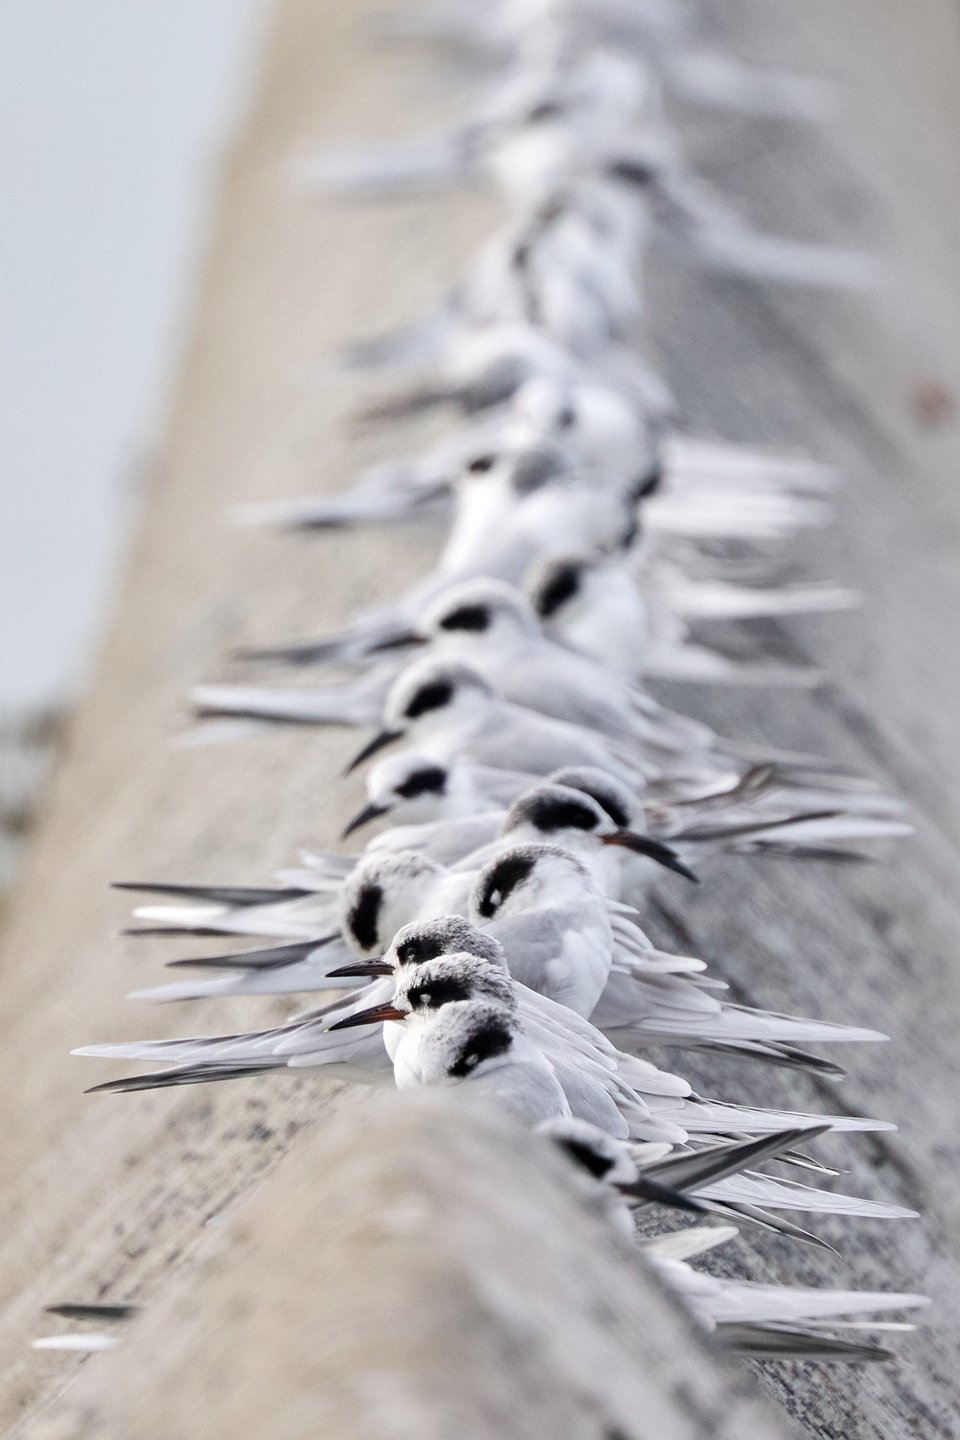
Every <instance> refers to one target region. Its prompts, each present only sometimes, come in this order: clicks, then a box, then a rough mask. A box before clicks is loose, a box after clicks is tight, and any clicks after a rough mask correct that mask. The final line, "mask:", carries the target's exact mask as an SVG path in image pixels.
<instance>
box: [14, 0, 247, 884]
mask: <svg viewBox="0 0 960 1440" xmlns="http://www.w3.org/2000/svg"><path fill="white" fill-rule="evenodd" d="M266 9H267V5H266V0H163V3H162V4H147V3H143V0H139V3H138V0H134V3H131V0H81V3H77V0H0V194H2V195H3V196H4V204H3V207H2V209H0V390H2V394H3V403H2V406H0V517H2V521H0V575H2V577H3V579H2V595H3V603H2V605H0V896H2V893H3V891H4V890H5V889H7V888H8V887H9V883H10V879H11V877H12V875H13V872H14V869H15V866H16V861H17V856H18V853H19V850H20V847H21V841H22V837H23V835H24V833H25V831H26V828H27V826H28V823H29V816H30V813H31V809H32V806H33V803H34V798H35V796H36V794H37V791H38V786H39V783H40V780H41V778H42V775H43V772H44V769H45V766H46V761H47V758H48V756H49V753H50V749H51V745H52V743H53V742H54V740H55V737H56V734H57V730H58V723H59V719H60V716H61V715H62V713H63V711H64V709H65V707H66V706H67V705H68V704H69V701H70V698H71V696H72V695H73V693H74V692H75V690H76V688H77V686H78V684H79V682H80V680H81V677H82V675H83V673H84V669H85V667H86V666H87V665H88V663H89V660H90V656H91V651H92V647H93V646H94V644H95V639H96V631H97V620H98V618H99V616H100V614H101V611H102V608H103V605H104V602H105V600H106V598H107V596H108V594H109V589H110V583H111V578H112V574H113V570H114V567H115V566H116V564H117V561H118V558H119V555H120V540H121V537H122V534H123V532H124V528H125V526H126V525H127V524H128V523H129V519H130V515H131V511H132V509H133V505H134V502H135V499H136V495H137V492H138V489H139V487H140V481H141V479H142V477H143V476H144V475H145V474H146V473H148V471H149V467H150V461H151V452H152V449H153V446H154V443H155V437H156V436H157V434H158V432H159V430H160V427H161V424H162V418H163V414H164V410H165V406H166V401H167V395H168V389H169V385H170V382H171V380H172V378H173V377H174V376H175V373H176V362H177V356H178V352H179V346H180V342H181V338H182V336H183V333H184V328H185V320H186V316H187V314H188V312H189V308H190V302H191V298H192V291H193V286H192V283H191V281H192V277H193V275H194V274H195V272H196V270H197V267H198V264H199V262H200V260H201V259H202V254H203V245H204V240H205V236H206V233H207V224H206V222H207V218H208V214H209V212H210V210H211V208H212V206H213V205H214V204H215V201H216V193H217V192H216V186H215V184H214V183H213V182H214V178H215V174H216V170H217V167H218V163H219V161H220V158H221V156H222V151H223V147H224V145H225V144H226V143H227V141H228V139H229V136H230V134H231V133H232V131H233V129H234V127H235V124H236V122H237V120H238V118H239V113H240V112H241V110H242V107H243V105H244V102H245V100H246V98H247V96H248V94H249V90H250V86H251V84H252V82H253V79H254V60H255V56H256V52H257V44H256V42H257V39H258V37H259V35H260V33H261V28H262V26H263V23H264V19H265V14H264V12H265V11H266Z"/></svg>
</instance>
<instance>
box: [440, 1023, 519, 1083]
mask: <svg viewBox="0 0 960 1440" xmlns="http://www.w3.org/2000/svg"><path fill="white" fill-rule="evenodd" d="M512 1043H513V1037H512V1036H511V1034H510V1031H509V1030H508V1029H507V1027H506V1026H505V1025H501V1024H500V1023H499V1021H497V1020H493V1021H491V1022H490V1023H489V1024H488V1025H486V1026H484V1028H483V1029H482V1030H481V1031H480V1033H479V1034H478V1035H475V1036H474V1037H473V1039H472V1040H471V1041H470V1042H469V1044H467V1045H465V1046H464V1048H463V1051H462V1053H461V1054H460V1056H459V1058H458V1059H457V1060H455V1061H454V1063H453V1064H452V1065H451V1066H450V1068H449V1069H448V1071H447V1074H448V1075H449V1076H450V1077H451V1078H452V1079H454V1080H462V1079H463V1078H464V1076H465V1075H469V1074H470V1072H471V1070H476V1068H477V1066H478V1065H481V1064H482V1063H483V1061H484V1060H492V1059H494V1057H495V1056H497V1055H504V1054H506V1052H507V1051H508V1050H509V1049H510V1046H511V1044H512Z"/></svg>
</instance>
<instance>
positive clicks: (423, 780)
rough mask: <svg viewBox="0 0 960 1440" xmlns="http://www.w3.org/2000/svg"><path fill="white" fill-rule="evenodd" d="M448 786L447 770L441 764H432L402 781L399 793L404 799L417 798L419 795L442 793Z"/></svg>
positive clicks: (398, 787) (398, 788) (398, 789)
mask: <svg viewBox="0 0 960 1440" xmlns="http://www.w3.org/2000/svg"><path fill="white" fill-rule="evenodd" d="M446 788H447V772H446V770H444V769H443V768H442V766H440V765H430V766H427V767H425V768H424V769H423V770H417V771H416V772H415V773H414V774H413V775H410V776H408V778H407V779H406V780H404V781H402V782H401V784H399V785H398V786H397V794H398V795H402V796H403V798H404V800H415V799H416V797H417V796H418V795H442V794H443V792H444V790H446Z"/></svg>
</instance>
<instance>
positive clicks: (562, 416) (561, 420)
mask: <svg viewBox="0 0 960 1440" xmlns="http://www.w3.org/2000/svg"><path fill="white" fill-rule="evenodd" d="M576 418H577V412H576V410H574V408H573V406H572V405H564V407H563V409H562V410H561V411H560V413H559V415H558V416H557V429H558V430H569V429H570V426H571V425H572V424H573V423H574V421H575V420H576Z"/></svg>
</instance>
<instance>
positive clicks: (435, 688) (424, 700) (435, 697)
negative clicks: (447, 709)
mask: <svg viewBox="0 0 960 1440" xmlns="http://www.w3.org/2000/svg"><path fill="white" fill-rule="evenodd" d="M452 698H453V686H452V685H451V684H450V681H449V680H435V681H434V682H433V684H432V685H423V686H421V688H420V689H419V690H418V691H417V693H416V695H414V697H413V699H412V700H411V701H410V704H409V705H408V706H407V708H406V711H405V712H404V713H405V714H406V717H407V719H408V720H416V718H417V716H418V715H426V714H427V712H428V711H430V710H439V709H441V708H442V707H443V706H444V705H449V703H450V701H451V700H452Z"/></svg>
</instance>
